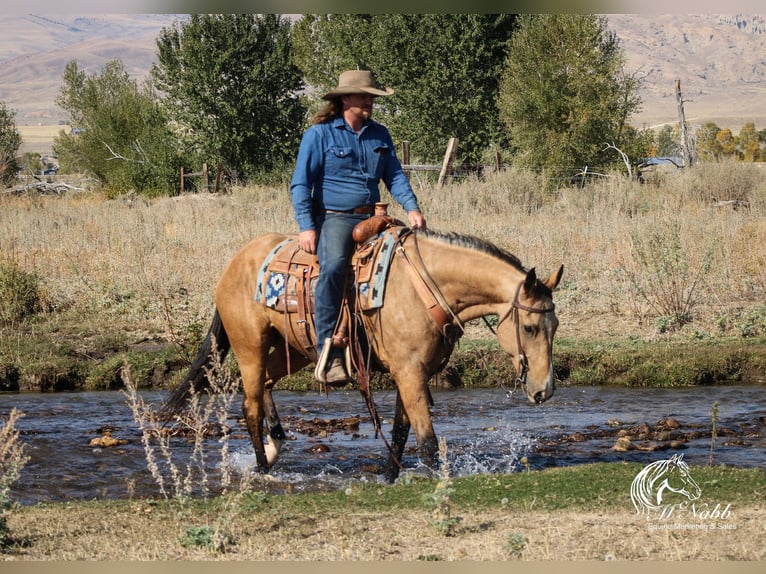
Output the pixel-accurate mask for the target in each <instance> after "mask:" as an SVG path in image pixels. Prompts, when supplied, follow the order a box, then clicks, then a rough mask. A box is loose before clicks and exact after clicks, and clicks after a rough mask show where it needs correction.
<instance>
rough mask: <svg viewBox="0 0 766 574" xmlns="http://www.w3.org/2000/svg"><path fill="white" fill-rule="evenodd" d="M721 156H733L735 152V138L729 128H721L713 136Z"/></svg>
mask: <svg viewBox="0 0 766 574" xmlns="http://www.w3.org/2000/svg"><path fill="white" fill-rule="evenodd" d="M715 139H716V142H718V146H719V148H720V150H721V155H724V156H730V157H731V156H734V154H735V153H736V151H737V138H736V137H735V136H734V134H733V133H731V130H730V129H729V128H721V129H720V130H719V131H718V133H717V134H716V136H715Z"/></svg>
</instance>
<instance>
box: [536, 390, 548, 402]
mask: <svg viewBox="0 0 766 574" xmlns="http://www.w3.org/2000/svg"><path fill="white" fill-rule="evenodd" d="M546 398H547V397H546V396H545V391H540V392H538V393H537V394H535V402H536V403H537V404H538V405H539V404H540V403H544V402H545V399H546Z"/></svg>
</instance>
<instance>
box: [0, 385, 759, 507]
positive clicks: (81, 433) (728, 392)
mask: <svg viewBox="0 0 766 574" xmlns="http://www.w3.org/2000/svg"><path fill="white" fill-rule="evenodd" d="M764 391H766V387H764V386H715V387H712V386H711V387H694V388H682V389H632V388H622V387H563V388H559V389H558V390H557V391H556V394H555V395H554V397H553V398H552V399H551V400H549V401H548V402H546V403H545V404H543V405H533V404H530V403H528V402H527V400H526V398H525V397H524V395H523V393H522V392H517V393H515V394H513V395H510V396H506V394H505V392H503V391H502V390H500V389H472V390H466V389H459V390H435V391H433V397H434V401H435V405H434V407H433V420H434V427H435V429H436V432H437V436H439V437H444V438H445V439H446V441H447V452H448V456H447V458H448V463H449V470H450V474H451V475H452V476H465V475H472V474H486V473H510V472H517V471H520V470H524V469H525V468H527V467H528V468H532V469H542V468H548V467H555V466H567V465H577V464H584V463H591V462H597V461H621V460H627V461H635V462H643V463H647V464H648V463H649V462H653V461H655V460H660V459H663V458H668V457H670V456H671V454H675V453H676V452H677V453H683V454H684V460H685V461H687V462H688V463H690V464H692V465H702V464H708V462H709V461H710V457H711V442H712V441H711V432H712V423H713V416H712V411H713V405H714V403H716V402H717V403H718V405H717V416H716V421H715V422H716V439H715V441H714V443H713V450H712V455H713V459H714V463H715V464H726V465H731V466H737V467H762V468H766V438H764V437H766V392H764ZM139 395H140V397H141V399H142V400H143V401H144V402H145V403H146V404H147V405H151V406H155V407H158V406H160V405H161V404H162V402H163V400H164V398H165V397H166V393H165V392H160V391H151V392H142V393H140V394H139ZM374 398H375V402H376V405H377V407H378V411H379V413H380V416H381V418H382V421H383V423H382V428H383V432H384V436H385V437H386V438H388V437H389V436H390V431H391V423H392V421H391V418H392V416H393V408H394V399H395V393H394V392H393V391H380V392H378V393H376V394H375V397H374ZM274 400H275V402H276V405H277V409H278V410H279V413H280V417H281V419H282V423H283V426H284V427H285V430H286V432H287V435H288V440H287V441H286V442H285V445H284V447H283V450H282V455H281V457H280V459H279V461H278V463H277V464H276V466H275V467H274V468H273V469H272V471H271V472H270V473H269V474H268V475H256V476H255V477H254V478H253V480H254V485H253V488H255V489H256V490H261V491H264V492H269V493H284V492H301V491H312V492H315V491H327V490H334V489H339V488H345V487H346V486H347V485H348V484H350V483H353V482H355V481H365V482H373V481H375V482H381V481H382V474H381V473H382V471H383V468H384V466H385V463H386V458H387V451H386V445H385V443H384V441H383V440H382V438H381V437H380V436H378V437H376V436H375V431H374V427H373V425H372V423H371V420H370V417H369V414H368V413H367V410H366V407H365V404H364V400H363V399H362V397H361V395H360V394H359V393H358V391H354V390H343V391H331V392H330V394H329V396H327V395H325V394H318V393H295V392H288V391H275V392H274ZM14 407H15V408H17V409H18V410H19V411H21V412H22V413H23V415H24V416H23V418H21V419H20V420H19V421H18V422H17V424H16V428H17V430H18V431H19V432H20V437H21V440H22V441H23V442H24V443H25V445H26V446H25V452H26V454H27V456H29V461H28V462H27V464H26V465H25V467H24V468H23V470H22V473H21V477H20V479H19V480H18V481H16V482H15V483H14V485H13V486H12V489H11V498H12V500H13V501H16V502H19V503H20V504H35V503H39V502H49V501H62V500H87V499H94V498H98V499H120V498H129V497H137V498H141V497H159V496H161V495H162V493H161V491H160V487H159V485H158V482H157V478H156V476H155V477H153V476H152V474H151V473H150V472H149V469H148V464H147V457H146V450H145V448H144V445H143V444H142V434H141V432H140V430H139V427H138V424H137V423H136V421H134V419H133V415H132V411H131V409H130V407H129V404H128V398H127V396H126V394H125V393H123V392H120V391H101V392H77V393H44V394H43V393H19V394H2V395H0V416H2V417H3V418H4V419H5V418H6V417H7V415H8V413H9V412H10V410H11V409H12V408H14ZM229 410H230V412H228V418H227V421H226V426H228V427H229V428H230V429H231V432H230V433H229V434H227V435H226V439H225V440H224V441H223V442H222V440H221V436H210V437H207V438H205V439H204V441H203V448H202V452H203V453H204V461H203V462H202V463H201V464H200V468H201V469H203V470H201V471H200V472H201V474H198V475H196V478H195V479H194V480H195V482H199V483H200V484H199V485H197V486H195V488H196V489H197V490H196V491H195V493H196V494H199V493H200V489H203V490H202V493H203V494H206V493H215V492H219V491H220V489H221V481H222V480H223V481H224V482H225V481H226V480H232V481H233V482H232V484H233V485H234V487H236V484H238V483H237V481H238V477H239V476H240V475H241V474H242V473H245V472H247V471H248V468H249V467H250V465H252V464H253V463H254V460H255V456H254V454H253V449H252V445H251V444H250V439H249V436H248V434H247V431H246V429H245V427H244V425H243V421H242V413H241V397H239V396H237V397H234V400H233V401H232V403H231V408H230V409H229ZM105 431H107V434H108V433H111V437H113V438H115V439H117V441H118V443H121V444H117V445H115V446H110V447H102V446H93V444H92V443H91V441H93V439H97V438H99V437H102V436H103V435H104V433H105ZM621 436H623V437H628V438H627V439H625V438H623V439H621V440H623V441H625V440H627V441H628V443H629V447H628V448H624V449H619V448H617V449H616V448H615V446H616V445H617V443H618V440H620V437H621ZM150 444H154V443H150ZM623 444H625V443H623ZM170 445H171V448H170V451H169V453H170V454H169V456H171V459H170V460H171V461H172V464H173V465H175V466H176V468H178V469H180V470H181V471H182V474H183V473H186V472H187V470H186V469H187V468H188V467H187V464H188V462H189V458H190V457H191V456H192V454H193V448H192V442H191V441H190V440H189V439H188V438H184V437H180V436H179V437H174V438H172V439H171V440H170ZM223 445H225V446H226V449H227V450H226V451H225V452H224V450H223V449H222V446H223ZM152 452H153V453H154V455H155V460H158V461H159V466H160V467H162V468H161V471H160V472H161V475H162V476H164V477H165V478H164V480H165V483H164V488H165V489H166V492H167V493H168V494H170V495H172V494H173V481H172V479H171V478H170V473H169V470H168V468H169V467H167V465H166V466H163V463H164V461H166V460H167V459H166V458H163V457H164V456H165V455H163V454H162V453H161V452H159V450H158V449H157V447H155V448H154V450H153V451H152ZM222 452H224V454H223V455H222ZM403 466H404V468H405V472H412V473H419V472H422V473H425V472H426V471H425V469H423V468H422V465H420V463H419V459H418V453H417V449H416V448H415V439H414V436H413V435H412V434H411V435H410V439H409V441H408V443H407V449H406V450H405V455H404V459H403ZM227 477H229V479H227ZM231 477H234V478H231Z"/></svg>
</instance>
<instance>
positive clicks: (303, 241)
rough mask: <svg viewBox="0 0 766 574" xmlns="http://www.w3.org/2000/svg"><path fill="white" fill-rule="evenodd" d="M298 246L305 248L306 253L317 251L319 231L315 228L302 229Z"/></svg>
mask: <svg viewBox="0 0 766 574" xmlns="http://www.w3.org/2000/svg"><path fill="white" fill-rule="evenodd" d="M298 247H300V248H301V249H303V250H304V251H305V252H306V253H316V252H317V232H316V231H315V230H313V229H307V230H306V231H301V232H300V233H299V234H298Z"/></svg>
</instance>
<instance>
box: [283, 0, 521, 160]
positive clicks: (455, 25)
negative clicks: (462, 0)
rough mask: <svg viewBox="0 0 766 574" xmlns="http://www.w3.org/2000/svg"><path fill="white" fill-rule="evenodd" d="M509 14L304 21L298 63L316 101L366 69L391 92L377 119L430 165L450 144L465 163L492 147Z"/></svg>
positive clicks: (497, 134)
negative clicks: (347, 73) (349, 73)
mask: <svg viewBox="0 0 766 574" xmlns="http://www.w3.org/2000/svg"><path fill="white" fill-rule="evenodd" d="M514 20H515V16H513V15H506V14H503V15H497V14H494V15H493V14H375V15H370V14H333V15H304V17H303V18H302V19H301V20H299V21H298V22H297V23H296V25H295V29H294V31H293V45H294V49H295V58H296V63H297V64H298V66H299V67H300V68H301V70H302V71H303V73H304V75H305V77H306V80H307V82H308V83H309V84H310V85H311V86H312V87H313V88H315V92H316V94H317V95H320V94H323V93H325V92H326V91H327V90H329V89H330V88H332V87H334V86H335V84H336V82H337V81H338V75H339V74H340V72H342V71H343V70H347V69H355V68H360V69H368V70H371V71H372V72H373V73H374V74H375V75H376V77H377V80H378V82H379V83H380V84H382V85H386V86H390V87H392V88H394V90H395V91H396V93H395V94H394V95H393V96H391V97H389V98H381V99H379V100H377V102H376V111H375V116H376V119H377V120H379V121H380V122H382V123H384V124H386V126H387V127H388V128H389V130H390V131H391V133H392V134H393V136H394V137H395V138H396V139H397V140H409V141H411V142H412V147H413V151H414V152H415V153H416V154H417V155H418V156H420V157H422V158H424V159H426V160H431V161H436V160H439V159H441V157H442V156H443V155H444V150H445V148H446V145H447V141H448V140H449V138H450V137H457V138H458V139H459V140H460V146H459V153H460V155H461V156H462V157H463V159H464V160H465V161H467V162H475V161H478V160H479V158H480V157H481V154H482V152H484V151H485V150H486V149H487V148H489V147H490V146H491V145H493V144H498V143H499V142H500V140H501V138H502V133H501V129H500V125H499V120H498V109H497V94H498V89H499V82H500V75H501V71H502V66H503V63H504V61H505V56H506V49H507V45H508V40H509V38H510V36H511V31H512V27H513V22H514Z"/></svg>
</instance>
